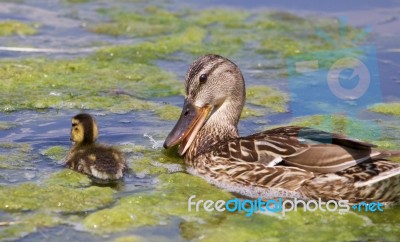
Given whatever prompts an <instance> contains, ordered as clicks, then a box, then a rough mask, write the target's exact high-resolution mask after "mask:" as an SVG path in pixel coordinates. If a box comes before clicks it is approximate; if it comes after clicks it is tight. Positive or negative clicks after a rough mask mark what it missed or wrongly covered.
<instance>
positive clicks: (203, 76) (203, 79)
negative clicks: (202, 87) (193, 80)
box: [199, 74, 207, 84]
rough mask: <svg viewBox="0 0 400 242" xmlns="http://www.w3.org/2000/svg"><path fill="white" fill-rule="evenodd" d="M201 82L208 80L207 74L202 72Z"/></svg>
mask: <svg viewBox="0 0 400 242" xmlns="http://www.w3.org/2000/svg"><path fill="white" fill-rule="evenodd" d="M199 81H200V83H201V84H202V83H205V82H206V81H207V74H201V75H200V78H199Z"/></svg>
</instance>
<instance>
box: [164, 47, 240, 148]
mask: <svg viewBox="0 0 400 242" xmlns="http://www.w3.org/2000/svg"><path fill="white" fill-rule="evenodd" d="M185 91H186V95H185V102H184V104H183V108H182V113H181V116H180V118H179V120H178V122H177V123H176V125H175V127H174V128H173V129H172V131H171V132H170V134H169V135H168V137H167V138H166V140H165V143H164V148H169V147H172V146H175V145H177V144H180V147H179V154H180V155H183V154H184V153H185V152H186V150H187V149H188V148H189V147H190V145H191V143H192V142H193V140H194V139H195V138H196V135H197V134H198V132H199V131H200V130H201V129H202V128H204V127H205V126H209V127H210V130H220V131H219V132H221V133H223V132H224V130H234V131H232V132H236V135H237V128H236V127H237V123H238V120H239V117H240V113H241V112H242V109H243V105H244V100H245V85H244V80H243V76H242V73H241V72H240V70H239V68H238V67H237V66H236V65H235V64H234V63H233V62H231V61H230V60H228V59H226V58H224V57H222V56H219V55H213V54H208V55H205V56H202V57H200V58H199V59H197V60H195V61H194V62H193V63H192V65H191V66H190V67H189V70H188V71H187V73H186V76H185Z"/></svg>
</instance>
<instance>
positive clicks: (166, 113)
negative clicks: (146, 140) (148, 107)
mask: <svg viewBox="0 0 400 242" xmlns="http://www.w3.org/2000/svg"><path fill="white" fill-rule="evenodd" d="M181 110H182V109H181V108H178V107H176V106H173V105H162V106H159V107H157V108H156V109H155V110H154V112H155V113H156V114H157V115H158V117H160V119H162V120H178V118H179V115H180V114H181Z"/></svg>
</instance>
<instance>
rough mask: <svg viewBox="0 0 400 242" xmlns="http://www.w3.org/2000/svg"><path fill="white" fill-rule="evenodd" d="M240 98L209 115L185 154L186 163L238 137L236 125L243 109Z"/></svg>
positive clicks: (225, 103) (226, 103) (224, 104)
mask: <svg viewBox="0 0 400 242" xmlns="http://www.w3.org/2000/svg"><path fill="white" fill-rule="evenodd" d="M242 98H243V97H235V98H233V99H232V100H230V101H227V102H224V103H223V104H222V105H221V106H220V107H218V108H217V109H216V110H215V111H214V112H213V113H212V114H211V116H210V117H209V119H208V120H207V121H206V123H205V124H204V125H203V127H202V128H201V129H200V131H199V132H198V133H197V135H196V138H195V139H194V140H193V142H192V144H191V145H190V147H189V149H188V151H187V152H186V155H185V160H186V161H191V160H193V158H195V157H196V156H197V155H199V154H204V153H206V152H208V151H209V150H210V149H211V148H212V147H214V146H216V145H218V144H219V143H221V144H223V143H224V142H226V141H228V140H230V139H233V138H237V137H239V132H238V129H237V124H238V122H239V118H240V114H241V112H242V109H243V101H242V100H243V99H242Z"/></svg>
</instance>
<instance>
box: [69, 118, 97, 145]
mask: <svg viewBox="0 0 400 242" xmlns="http://www.w3.org/2000/svg"><path fill="white" fill-rule="evenodd" d="M98 135H99V131H98V129H97V124H96V120H95V119H94V118H93V117H92V116H90V115H89V114H87V113H80V114H78V115H76V116H74V117H73V118H72V127H71V141H73V142H75V144H77V145H79V144H83V145H87V144H93V143H94V142H96V140H97V136H98Z"/></svg>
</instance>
